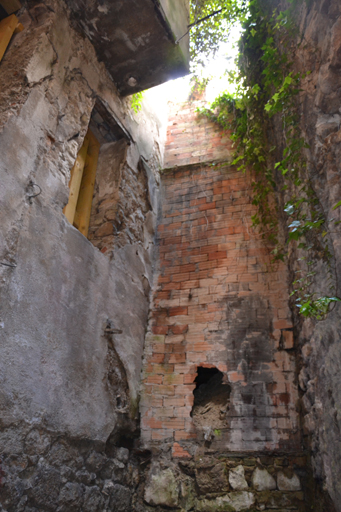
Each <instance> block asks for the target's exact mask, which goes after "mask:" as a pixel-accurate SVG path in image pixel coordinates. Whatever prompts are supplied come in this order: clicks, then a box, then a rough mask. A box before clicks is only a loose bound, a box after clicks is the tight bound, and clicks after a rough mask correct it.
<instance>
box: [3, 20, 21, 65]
mask: <svg viewBox="0 0 341 512" xmlns="http://www.w3.org/2000/svg"><path fill="white" fill-rule="evenodd" d="M18 24H19V22H18V18H17V17H16V15H15V14H12V15H11V16H8V18H5V19H4V20H2V21H0V61H1V59H2V57H3V56H4V53H5V51H6V48H7V46H8V44H9V42H10V40H11V38H12V36H13V33H14V31H15V29H16V28H17V26H18Z"/></svg>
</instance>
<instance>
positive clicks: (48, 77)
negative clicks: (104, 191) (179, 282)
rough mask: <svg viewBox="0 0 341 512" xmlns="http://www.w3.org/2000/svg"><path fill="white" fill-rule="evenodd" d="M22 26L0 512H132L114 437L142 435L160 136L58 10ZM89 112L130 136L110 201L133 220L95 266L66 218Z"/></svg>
mask: <svg viewBox="0 0 341 512" xmlns="http://www.w3.org/2000/svg"><path fill="white" fill-rule="evenodd" d="M19 18H20V21H21V23H22V24H23V26H24V30H23V31H22V32H21V33H20V34H17V35H15V36H14V38H13V40H12V42H11V44H10V46H9V48H8V50H7V52H6V54H5V56H4V58H3V60H2V62H1V72H0V88H1V99H0V130H1V131H0V153H1V155H2V157H1V162H0V173H1V187H0V195H1V198H0V224H1V231H2V236H1V238H0V262H1V265H0V273H1V287H0V294H1V299H0V304H1V306H0V326H1V327H0V338H1V343H0V347H1V348H0V352H1V354H0V380H1V391H0V418H1V419H0V454H1V457H0V458H1V462H0V467H1V470H0V471H1V473H0V474H1V492H0V509H1V510H4V511H7V512H10V511H19V510H25V511H27V512H28V511H30V512H31V511H35V510H60V511H61V510H89V511H90V510H99V509H100V510H104V509H105V507H109V506H110V507H111V506H112V505H110V503H116V506H117V510H122V511H123V510H129V509H130V506H131V499H132V489H133V485H134V484H133V483H131V482H133V481H134V478H135V479H136V475H135V473H134V471H133V467H132V466H131V465H129V464H128V465H127V461H128V459H127V453H129V452H128V450H127V448H125V444H126V443H125V441H122V440H121V436H122V435H123V437H124V438H127V439H128V438H129V437H130V436H134V435H136V429H137V425H138V423H137V417H138V416H137V414H138V390H139V381H140V370H141V362H142V352H143V344H144V333H145V325H146V321H147V315H148V307H149V286H150V285H149V283H150V282H151V281H152V266H153V246H154V227H155V222H156V210H157V203H156V201H155V198H156V192H157V189H158V167H159V166H160V164H161V161H162V144H163V139H162V136H161V135H159V133H161V127H160V123H159V119H158V116H157V115H154V114H153V113H152V111H149V112H148V111H147V110H146V109H145V108H144V109H143V110H142V111H141V113H140V114H138V115H136V114H134V113H133V112H132V111H131V109H130V100H129V99H128V100H122V99H121V98H120V97H119V95H118V93H117V91H116V88H115V85H114V84H113V83H112V81H111V80H110V78H109V76H108V74H107V71H106V69H105V67H104V65H103V64H100V63H99V62H98V60H97V58H96V54H95V51H94V49H93V47H92V46H91V44H90V43H89V41H88V40H87V39H84V38H83V37H82V36H81V35H80V34H78V33H76V32H75V31H74V30H73V29H72V28H71V25H70V22H69V13H68V11H67V8H66V7H65V5H64V4H63V3H62V2H48V3H45V4H42V3H34V4H30V6H29V8H28V9H27V8H23V9H22V11H21V13H20V14H19ZM98 103H100V104H101V105H102V109H104V110H105V111H106V114H107V116H109V118H112V119H113V125H119V126H120V130H121V132H122V133H124V134H128V135H127V136H126V139H127V143H126V146H125V149H124V152H123V155H122V158H121V161H122V165H123V168H124V171H123V173H122V176H121V181H120V186H119V187H118V189H117V190H116V189H115V187H113V188H112V189H110V190H108V194H109V197H107V198H106V199H109V200H110V201H111V202H112V203H111V204H114V207H115V208H117V209H118V211H121V210H123V212H124V214H125V216H126V217H127V216H128V217H129V219H128V221H127V222H126V223H125V224H124V223H121V224H118V225H117V224H115V223H114V219H112V218H107V219H106V220H107V222H109V223H110V222H112V225H113V226H114V225H115V226H116V230H117V235H118V237H119V240H120V243H119V244H116V245H115V247H112V249H114V250H110V251H106V253H105V254H104V252H105V251H102V252H101V251H100V250H98V248H96V247H95V246H94V245H93V244H92V243H91V242H90V241H89V240H87V239H86V238H85V237H84V236H83V235H82V234H81V233H80V232H79V231H78V230H77V229H75V228H74V227H73V226H71V224H69V222H68V221H67V220H66V218H65V217H64V215H63V213H62V210H63V207H64V206H65V204H66V203H67V201H68V193H69V190H68V182H69V179H70V171H71V168H72V166H73V164H74V161H75V159H76V156H77V153H78V150H79V149H80V147H81V146H82V143H83V139H84V136H85V134H86V132H87V129H88V125H89V123H90V120H91V114H92V111H93V108H94V106H95V104H96V105H98ZM101 143H102V153H105V150H106V148H107V146H108V145H109V147H110V145H111V143H110V142H107V141H104V142H103V141H102V142H101ZM111 149H112V148H111ZM116 150H117V148H116ZM116 153H119V151H118V150H117V151H116ZM142 160H143V163H142ZM113 167H114V164H112V169H111V170H112V174H114V169H113ZM99 171H100V172H99V174H98V176H97V189H96V190H98V191H101V187H102V186H103V180H104V181H106V180H107V176H102V170H101V169H100V170H99ZM113 181H115V179H113ZM136 185H138V186H136ZM107 186H108V187H109V183H108V184H107ZM109 188H110V187H109ZM132 190H133V191H134V198H133V197H132V194H131V191H132ZM116 192H117V194H116ZM96 197H97V196H96ZM95 199H96V198H95ZM143 205H144V206H143ZM120 209H121V210H120ZM103 223H104V221H103ZM103 223H102V224H103ZM129 233H133V234H134V236H133V237H131V236H130V235H129ZM101 248H102V247H101ZM122 433H123V434H122ZM113 443H115V445H114V444H113ZM120 449H121V452H120V451H119V452H117V450H120ZM124 450H126V451H124ZM92 453H94V455H93V457H94V460H95V459H96V458H97V459H98V461H99V462H98V463H97V462H93V463H92V462H87V461H89V457H90V459H91V457H92V455H91V454H92ZM119 453H120V454H121V455H119ZM122 454H123V455H122ZM97 459H96V460H97ZM115 468H116V469H115ZM102 470H103V471H102ZM114 471H116V473H115V474H117V477H115V478H114V481H115V484H113V483H112V480H110V482H109V481H108V479H110V478H112V474H113V472H114ZM134 475H135V476H134Z"/></svg>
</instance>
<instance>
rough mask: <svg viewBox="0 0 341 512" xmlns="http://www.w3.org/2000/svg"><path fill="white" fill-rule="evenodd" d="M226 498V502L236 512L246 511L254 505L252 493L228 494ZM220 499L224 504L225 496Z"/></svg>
mask: <svg viewBox="0 0 341 512" xmlns="http://www.w3.org/2000/svg"><path fill="white" fill-rule="evenodd" d="M227 497H228V498H229V501H226V502H227V503H229V504H231V505H232V507H233V508H234V509H235V510H236V511H237V512H239V511H240V510H245V509H248V508H250V507H251V506H252V505H253V504H254V503H255V497H254V495H253V494H252V492H245V491H241V492H230V493H229V494H228V496H227ZM222 499H223V502H225V496H224V497H223V498H222Z"/></svg>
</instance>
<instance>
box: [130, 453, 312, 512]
mask: <svg viewBox="0 0 341 512" xmlns="http://www.w3.org/2000/svg"><path fill="white" fill-rule="evenodd" d="M308 478H309V477H308V475H307V472H306V459H305V457H302V456H301V457H300V456H296V457H292V458H288V457H283V455H282V456H281V455H279V454H277V455H276V456H275V457H269V456H264V455H263V456H258V457H255V456H247V455H245V454H233V453H229V454H228V455H225V454H224V453H222V454H221V455H220V456H219V458H218V457H213V456H212V455H207V454H206V455H205V454H204V453H202V454H201V456H198V457H197V458H196V459H195V460H194V461H191V462H185V461H182V462H180V463H179V465H175V464H174V465H172V466H171V467H169V463H168V465H166V464H165V461H164V460H163V459H162V458H161V461H159V462H158V463H156V462H155V463H154V464H153V465H152V467H151V468H150V472H149V477H148V479H147V482H146V485H145V488H144V494H143V496H144V499H145V501H146V502H147V504H148V505H147V506H145V507H144V508H141V509H139V510H143V511H157V512H159V511H163V510H169V509H173V510H174V509H176V510H182V511H189V510H192V511H194V512H219V511H230V512H234V511H242V510H251V511H255V510H264V511H266V512H270V511H271V510H278V511H280V512H284V511H289V510H290V511H291V510H293V511H296V512H298V511H300V512H304V511H306V510H309V508H308V507H309V505H310V503H309V500H306V499H305V496H304V493H303V491H302V489H303V487H302V484H303V485H304V484H305V483H306V482H307V481H308ZM301 482H302V483H301Z"/></svg>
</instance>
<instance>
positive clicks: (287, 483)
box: [277, 471, 301, 491]
mask: <svg viewBox="0 0 341 512" xmlns="http://www.w3.org/2000/svg"><path fill="white" fill-rule="evenodd" d="M277 485H278V489H279V490H280V491H300V490H301V482H300V479H299V478H298V476H297V475H296V473H293V474H292V476H286V475H285V474H284V473H283V472H282V471H280V472H279V473H278V475H277Z"/></svg>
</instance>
